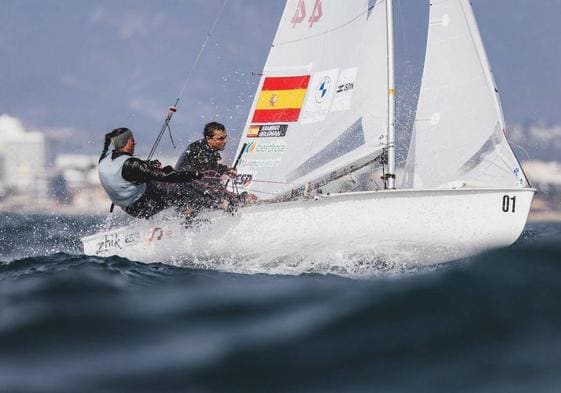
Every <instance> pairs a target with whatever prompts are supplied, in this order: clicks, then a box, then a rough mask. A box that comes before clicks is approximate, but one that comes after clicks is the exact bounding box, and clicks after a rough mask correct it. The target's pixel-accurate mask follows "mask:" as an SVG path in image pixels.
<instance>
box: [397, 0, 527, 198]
mask: <svg viewBox="0 0 561 393" xmlns="http://www.w3.org/2000/svg"><path fill="white" fill-rule="evenodd" d="M504 132H505V123H504V119H503V113H502V109H501V105H500V99H499V96H498V93H497V89H496V87H495V82H494V78H493V75H492V73H491V71H490V67H489V62H488V60H487V56H486V53H485V49H484V47H483V42H482V40H481V37H480V35H479V30H478V28H477V24H476V21H475V17H474V15H473V11H472V8H471V5H470V3H469V1H468V0H432V1H431V9H430V23H429V30H428V41H427V53H426V58H425V66H424V72H423V79H422V84H421V92H420V96H419V103H418V107H417V117H416V121H415V130H414V133H413V136H412V140H411V145H410V149H409V156H408V159H407V160H408V162H407V165H406V171H405V172H406V173H405V177H404V187H412V188H435V187H448V186H453V185H454V184H457V185H465V186H477V187H496V188H498V187H524V186H527V185H528V184H527V180H526V178H525V176H524V174H523V172H522V170H521V168H520V164H519V163H518V161H517V159H516V157H515V156H514V154H513V152H512V150H511V149H510V146H509V145H508V142H507V140H506V138H505V135H504Z"/></svg>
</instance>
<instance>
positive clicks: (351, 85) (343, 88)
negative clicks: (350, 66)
mask: <svg viewBox="0 0 561 393" xmlns="http://www.w3.org/2000/svg"><path fill="white" fill-rule="evenodd" d="M354 88H355V84H354V83H345V84H343V85H339V86H337V93H342V92H344V91H349V90H352V89H354Z"/></svg>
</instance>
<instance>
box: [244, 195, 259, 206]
mask: <svg viewBox="0 0 561 393" xmlns="http://www.w3.org/2000/svg"><path fill="white" fill-rule="evenodd" d="M256 201H257V195H255V194H246V195H245V198H244V202H245V203H249V204H251V203H254V202H256Z"/></svg>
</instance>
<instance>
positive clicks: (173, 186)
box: [111, 151, 202, 218]
mask: <svg viewBox="0 0 561 393" xmlns="http://www.w3.org/2000/svg"><path fill="white" fill-rule="evenodd" d="M121 155H130V154H128V153H124V152H122V151H114V152H113V154H112V157H111V158H112V159H115V158H117V157H119V156H121ZM130 156H131V158H129V159H127V160H126V161H125V162H124V164H123V169H122V171H121V175H122V176H123V179H125V180H126V181H130V182H132V183H146V191H145V192H144V194H142V196H141V197H140V199H138V200H137V201H136V202H134V203H133V204H132V205H129V206H126V207H124V208H123V210H125V211H126V212H127V213H128V214H130V215H132V216H135V217H141V218H148V217H151V216H153V215H154V214H156V213H159V212H160V211H162V210H164V209H167V208H169V207H176V208H178V209H180V210H181V209H185V208H188V207H189V202H190V198H189V195H188V194H189V190H188V189H187V188H186V187H185V185H186V183H188V182H191V181H193V180H195V179H200V178H201V176H202V174H201V173H199V172H196V171H176V170H174V169H173V168H172V167H171V166H166V167H164V168H157V167H156V166H154V165H153V164H152V163H151V162H148V161H143V160H141V159H139V158H136V157H133V156H132V155H130Z"/></svg>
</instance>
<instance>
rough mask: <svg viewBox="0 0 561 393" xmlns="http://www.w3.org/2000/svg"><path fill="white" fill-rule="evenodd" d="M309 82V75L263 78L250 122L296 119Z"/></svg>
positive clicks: (274, 121)
mask: <svg viewBox="0 0 561 393" xmlns="http://www.w3.org/2000/svg"><path fill="white" fill-rule="evenodd" d="M309 82H310V76H309V75H303V76H281V77H268V78H265V82H264V83H263V87H262V88H261V93H259V98H258V100H257V106H256V107H255V112H254V113H253V120H252V123H277V122H295V121H298V118H299V117H300V110H301V109H302V105H303V104H304V98H305V97H306V91H307V90H308V83H309Z"/></svg>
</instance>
